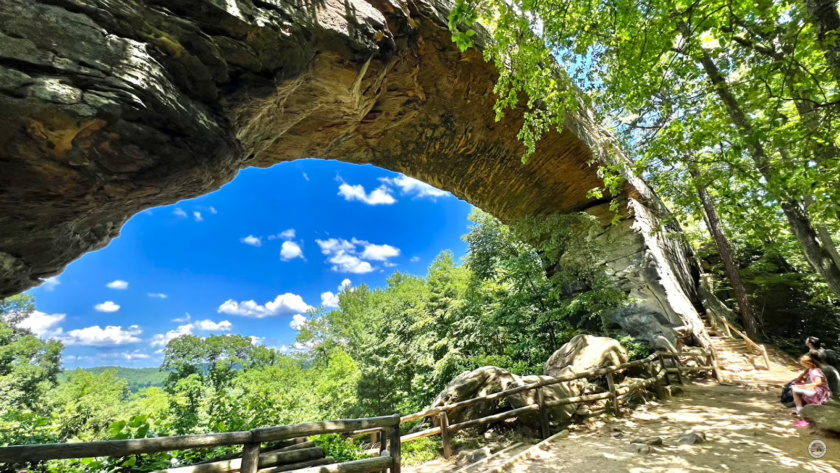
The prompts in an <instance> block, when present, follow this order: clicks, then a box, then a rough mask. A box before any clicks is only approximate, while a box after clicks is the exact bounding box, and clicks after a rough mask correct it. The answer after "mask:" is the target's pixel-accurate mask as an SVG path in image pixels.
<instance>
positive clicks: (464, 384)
mask: <svg viewBox="0 0 840 473" xmlns="http://www.w3.org/2000/svg"><path fill="white" fill-rule="evenodd" d="M571 373H572V371H571V370H567V371H566V372H565V373H564V374H571ZM542 379H545V377H543V376H517V375H515V374H512V373H510V372H508V371H507V370H503V369H501V368H497V367H495V366H484V367H481V368H478V369H475V370H473V371H468V372H465V373H462V374H461V375H459V376H458V377H456V378H455V379H453V380H452V381H451V382H450V383H449V384H448V385H447V386H446V388H444V390H443V391H441V393H440V394H439V395H438V396H437V398H436V399H435V400H434V401H433V402H432V406H431V407H437V406H442V405H447V404H454V403H456V402H459V401H464V400H467V399H474V398H476V397H481V396H486V395H488V394H493V393H496V392H499V391H505V390H507V389H512V388H515V387H519V386H524V385H526V384H532V383H536V382H538V381H540V380H542ZM540 391H541V393H542V396H543V399H544V400H545V401H553V400H557V399H563V398H568V397H574V396H579V395H580V393H581V391H580V387H579V386H578V384H577V383H574V382H572V383H559V384H553V385H551V386H544V387H542V388H540ZM535 395H536V393H535V392H534V390H529V391H525V392H522V393H518V394H514V395H512V396H509V397H507V398H506V399H505V401H502V402H482V403H478V404H475V405H472V406H468V407H466V408H463V409H459V410H456V411H451V412H449V414H448V416H449V423H450V424H457V423H460V422H464V421H467V420H472V419H478V418H481V417H486V416H488V415H492V414H496V413H498V412H501V410H500V408H502V409H503V410H504V408H503V406H504V405H505V404H507V405H508V406H510V407H512V408H514V409H515V408H519V407H525V406H527V405H530V404H534V403H535V402H536V400H535ZM547 409H548V411H547V413H548V417H549V420H550V421H551V422H563V421H566V420H568V419H569V418H570V417H571V415H572V414H573V413H574V411H575V409H577V405H576V404H574V405H566V406H555V407H547ZM519 419H520V420H521V421H522V422H524V423H525V424H527V425H529V426H531V427H534V428H539V417H538V416H537V415H535V414H533V413H527V414H526V415H523V416H521V417H520V418H519Z"/></svg>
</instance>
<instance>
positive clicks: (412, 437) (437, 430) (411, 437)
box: [400, 427, 440, 443]
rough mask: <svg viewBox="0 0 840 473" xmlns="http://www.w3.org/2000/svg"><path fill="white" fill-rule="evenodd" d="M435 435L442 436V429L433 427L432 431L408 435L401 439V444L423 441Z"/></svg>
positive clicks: (427, 430)
mask: <svg viewBox="0 0 840 473" xmlns="http://www.w3.org/2000/svg"><path fill="white" fill-rule="evenodd" d="M433 435H440V427H432V428H431V429H426V430H421V431H420V432H414V433H411V434H408V435H403V436H402V437H400V442H403V443H405V442H411V441H412V440H417V439H421V438H423V437H431V436H433Z"/></svg>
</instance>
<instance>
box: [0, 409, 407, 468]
mask: <svg viewBox="0 0 840 473" xmlns="http://www.w3.org/2000/svg"><path fill="white" fill-rule="evenodd" d="M399 423H400V417H399V416H397V415H392V416H384V417H371V418H368V419H346V420H335V421H326V422H312V423H308V424H296V425H284V426H280V427H269V428H262V429H254V430H251V431H248V432H228V433H223V434H206V435H182V436H178V437H159V438H149V439H133V440H109V441H103V442H88V443H53V444H43V445H19V446H13V447H5V448H0V463H24V462H34V461H43V460H63V459H70V458H96V457H124V456H127V455H135V454H142V453H159V452H170V451H173V450H191V449H196V448H215V447H225V446H231V445H244V444H254V443H260V442H270V441H275V440H285V439H290V438H297V437H308V436H311V435H320V434H331V433H341V432H348V431H351V430H356V429H369V428H374V427H377V428H388V427H397V426H399Z"/></svg>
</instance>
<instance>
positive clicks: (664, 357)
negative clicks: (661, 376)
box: [659, 353, 671, 386]
mask: <svg viewBox="0 0 840 473" xmlns="http://www.w3.org/2000/svg"><path fill="white" fill-rule="evenodd" d="M667 359H668V354H667V353H660V354H659V368H660V369H661V370H662V371H664V372H665V385H666V386H670V385H671V377H670V375H669V374H668V364H667V363H665V360H667Z"/></svg>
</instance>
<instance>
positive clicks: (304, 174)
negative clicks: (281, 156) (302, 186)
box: [303, 173, 309, 181]
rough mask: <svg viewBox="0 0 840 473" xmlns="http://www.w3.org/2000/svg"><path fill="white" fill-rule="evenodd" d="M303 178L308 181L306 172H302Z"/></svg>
mask: <svg viewBox="0 0 840 473" xmlns="http://www.w3.org/2000/svg"><path fill="white" fill-rule="evenodd" d="M303 178H304V179H306V180H307V181H309V176H307V175H306V173H303Z"/></svg>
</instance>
